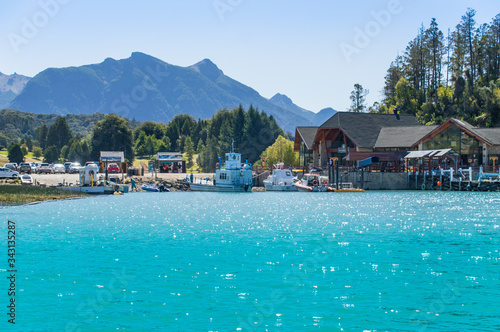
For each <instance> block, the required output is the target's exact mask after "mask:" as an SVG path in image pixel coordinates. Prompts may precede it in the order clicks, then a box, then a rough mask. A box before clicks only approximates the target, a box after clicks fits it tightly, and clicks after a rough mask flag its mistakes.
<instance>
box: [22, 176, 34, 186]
mask: <svg viewBox="0 0 500 332" xmlns="http://www.w3.org/2000/svg"><path fill="white" fill-rule="evenodd" d="M21 184H27V185H32V184H33V178H32V177H31V175H28V174H23V175H22V176H21Z"/></svg>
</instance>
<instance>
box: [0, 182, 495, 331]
mask: <svg viewBox="0 0 500 332" xmlns="http://www.w3.org/2000/svg"><path fill="white" fill-rule="evenodd" d="M499 206H500V194H499V193H448V192H366V193H364V194H356V193H354V194H348V193H344V194H335V193H269V192H268V193H241V194H234V193H227V194H225V193H194V192H185V193H179V192H175V193H174V192H171V193H132V194H127V195H124V196H108V197H92V198H88V199H78V200H70V201H58V202H47V203H42V204H37V205H32V206H22V207H7V208H1V209H0V224H1V225H2V229H3V231H2V232H3V233H4V234H2V235H1V236H0V238H1V242H0V244H1V248H3V249H1V251H0V252H2V253H3V255H4V259H2V262H3V263H2V265H0V268H2V275H6V274H7V272H6V264H5V262H6V261H7V250H6V247H7V243H6V238H7V236H6V235H7V220H12V221H15V223H16V236H17V239H16V249H17V252H16V264H17V265H16V268H17V270H18V272H17V275H16V289H17V292H16V303H17V307H16V325H15V329H12V326H11V325H10V324H8V323H7V319H8V317H7V316H6V315H5V314H4V313H3V312H5V313H6V311H7V310H6V305H7V304H8V301H9V298H8V297H7V288H8V281H7V280H6V279H5V278H2V280H4V281H3V282H1V283H0V292H1V293H2V296H1V297H0V299H1V300H2V302H1V307H2V308H4V309H3V311H2V313H3V314H2V315H1V316H0V317H3V318H2V321H0V330H2V331H4V330H5V331H7V330H13V331H15V330H18V331H116V330H119V331H238V330H241V331H266V330H267V331H309V330H315V329H318V330H325V331H500V305H499V304H500V300H499V299H500V261H499V260H500V252H499V250H500V210H499ZM2 285H3V286H2Z"/></svg>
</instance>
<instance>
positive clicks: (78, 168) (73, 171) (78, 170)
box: [69, 163, 83, 174]
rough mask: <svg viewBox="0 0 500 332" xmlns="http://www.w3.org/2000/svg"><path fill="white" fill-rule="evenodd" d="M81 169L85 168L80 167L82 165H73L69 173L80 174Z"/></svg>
mask: <svg viewBox="0 0 500 332" xmlns="http://www.w3.org/2000/svg"><path fill="white" fill-rule="evenodd" d="M81 169H83V166H82V165H80V163H71V165H70V166H69V172H70V173H71V174H73V173H78V172H80V170H81Z"/></svg>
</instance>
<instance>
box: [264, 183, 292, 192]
mask: <svg viewBox="0 0 500 332" xmlns="http://www.w3.org/2000/svg"><path fill="white" fill-rule="evenodd" d="M264 187H265V188H266V191H297V190H298V189H297V187H296V186H294V185H290V186H280V185H273V184H265V185H264Z"/></svg>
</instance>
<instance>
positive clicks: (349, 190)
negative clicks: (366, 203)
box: [333, 188, 365, 193]
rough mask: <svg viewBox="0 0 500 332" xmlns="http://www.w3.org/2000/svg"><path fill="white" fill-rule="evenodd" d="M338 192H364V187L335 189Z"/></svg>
mask: <svg viewBox="0 0 500 332" xmlns="http://www.w3.org/2000/svg"><path fill="white" fill-rule="evenodd" d="M333 191H334V192H336V193H364V192H365V190H364V189H356V188H346V189H333Z"/></svg>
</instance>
